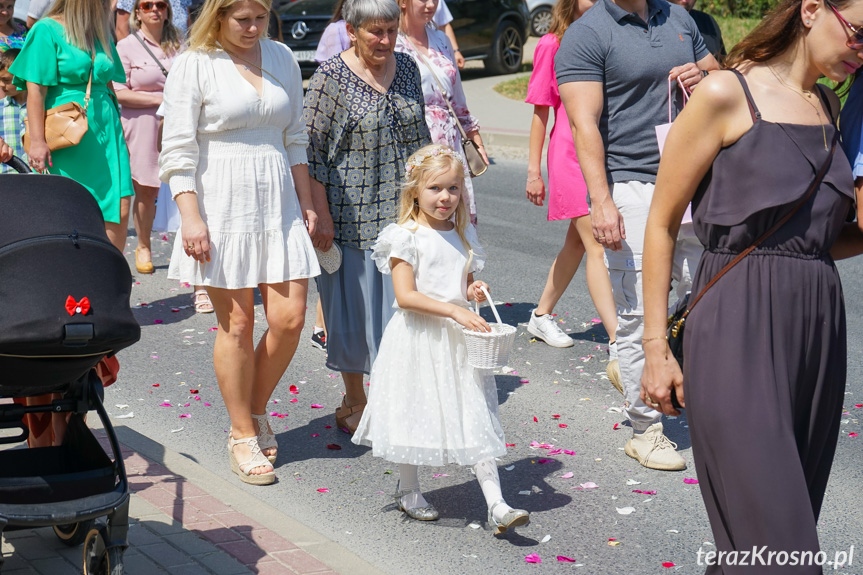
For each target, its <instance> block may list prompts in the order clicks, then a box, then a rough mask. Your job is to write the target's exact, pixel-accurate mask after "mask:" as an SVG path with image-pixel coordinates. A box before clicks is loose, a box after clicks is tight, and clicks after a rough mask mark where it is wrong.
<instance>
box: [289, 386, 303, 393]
mask: <svg viewBox="0 0 863 575" xmlns="http://www.w3.org/2000/svg"><path fill="white" fill-rule="evenodd" d="M288 391H289V392H290V393H292V394H293V395H297V394H298V393H300V390H299V388H297V386H296V385H292V386H291V387H289V388H288Z"/></svg>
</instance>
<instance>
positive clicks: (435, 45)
mask: <svg viewBox="0 0 863 575" xmlns="http://www.w3.org/2000/svg"><path fill="white" fill-rule="evenodd" d="M437 5H438V0H399V7H400V8H401V11H402V18H401V22H400V23H399V36H398V40H397V41H396V52H404V53H405V54H410V55H411V56H412V57H413V59H414V60H416V63H417V66H419V70H420V75H422V85H423V96H424V98H425V104H426V109H425V114H426V124H427V125H428V128H429V132H430V133H431V138H432V142H434V143H435V144H444V145H445V146H449V147H450V148H452V149H454V150H461V131H459V129H458V126H457V125H456V123H455V119H454V118H453V117H452V114H451V113H450V111H449V107H447V100H449V103H450V105H451V106H452V109H453V111H454V112H455V113H456V116H458V121H459V123H461V126H462V128H463V129H464V131H465V133H466V134H467V137H468V138H470V139H471V140H473V141H474V142H475V143H476V145H477V146H479V151H480V154H482V157H483V159H484V160H485V161H486V163H488V156H487V155H486V152H485V147H484V146H483V144H482V136H480V134H479V122H478V121H477V119H476V117H474V116H472V115H471V113H470V111H469V110H468V108H467V100H466V99H465V95H464V89H463V88H462V85H461V75H460V74H459V71H458V66H457V65H456V57H455V53H454V52H453V49H452V44H450V41H449V38H447V36H446V34H444V33H443V31H441V30H438V29H437V28H436V27H435V26H434V24H433V23H432V20H433V19H434V15H435V11H436V10H437ZM438 82H440V85H442V86H443V88H444V90H445V92H446V93H443V92H441V89H440V86H439V85H438ZM465 176H466V177H465V191H466V192H467V198H466V199H467V201H468V208H469V209H470V221H471V223H472V224H474V225H475V224H476V223H477V210H476V198H475V197H474V192H473V184H472V183H471V179H470V174H469V173H466V174H465Z"/></svg>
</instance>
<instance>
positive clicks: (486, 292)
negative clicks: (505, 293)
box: [473, 286, 503, 324]
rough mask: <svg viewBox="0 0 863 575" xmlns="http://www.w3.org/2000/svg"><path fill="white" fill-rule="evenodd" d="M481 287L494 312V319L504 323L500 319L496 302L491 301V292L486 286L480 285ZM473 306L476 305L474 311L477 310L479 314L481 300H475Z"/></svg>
mask: <svg viewBox="0 0 863 575" xmlns="http://www.w3.org/2000/svg"><path fill="white" fill-rule="evenodd" d="M479 289H481V290H482V293H484V294H485V301H487V302H488V305H489V306H491V313H493V314H494V319H496V320H497V323H501V324H502V323H503V322H502V321H501V320H500V316H499V315H498V313H497V308H496V307H494V302H493V301H491V294H489V293H488V290H487V289H485V286H479ZM473 307H474V311H475V312H476V315H479V302H478V301H476V300H473Z"/></svg>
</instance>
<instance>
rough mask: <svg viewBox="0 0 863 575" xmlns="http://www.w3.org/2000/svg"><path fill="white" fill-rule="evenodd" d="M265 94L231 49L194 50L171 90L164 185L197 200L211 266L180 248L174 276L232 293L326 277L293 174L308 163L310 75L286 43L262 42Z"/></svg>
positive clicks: (181, 60) (162, 161)
mask: <svg viewBox="0 0 863 575" xmlns="http://www.w3.org/2000/svg"><path fill="white" fill-rule="evenodd" d="M261 55H262V56H261V57H262V67H263V68H264V69H265V70H267V71H268V72H270V73H272V74H274V75H275V76H276V78H278V81H277V80H275V79H274V78H273V77H271V76H270V75H269V74H267V73H264V74H263V87H262V93H261V95H260V96H259V95H258V93H257V91H256V90H255V88H254V87H253V86H252V85H251V84H250V83H249V82H248V81H247V80H246V79H245V78H243V77H242V76H241V75H240V73H239V71H238V70H237V68H236V66H235V65H234V63H233V62H232V61H231V58H230V57H229V56H228V54H227V53H225V52H224V51H222V50H214V51H212V52H203V51H187V52H185V53H183V54H182V55H180V56H179V57H178V58H177V59H176V60H175V62H174V65H173V67H172V69H171V74H170V76H168V79H167V81H166V83H165V92H164V93H165V97H164V102H163V112H164V116H165V127H164V132H163V137H162V153H161V155H160V156H159V177H160V179H161V180H162V181H163V182H168V183H169V184H170V186H171V193H172V194H173V195H174V197H176V195H177V194H179V193H180V192H182V191H186V190H195V191H196V192H197V200H198V209H199V210H200V212H201V217H202V218H203V219H204V221H205V222H206V224H207V227H208V228H209V232H210V245H211V248H210V261H209V262H196V261H195V260H194V259H192V258H191V257H189V256H187V255H186V254H185V252H184V251H183V238H182V233H181V232H178V233H177V237H176V240H175V241H174V250H173V253H172V255H171V264H170V267H169V268H168V277H169V278H172V279H179V280H181V281H185V282H188V283H190V284H193V285H205V286H213V287H220V288H227V289H241V288H250V287H256V286H258V285H259V284H262V283H266V284H274V283H281V282H284V281H288V280H292V279H302V278H309V277H314V276H317V275H319V274H320V268H319V266H318V260H317V257H316V256H315V251H314V247H313V246H312V241H311V239H310V238H309V234H308V231H307V230H306V227H305V224H304V222H303V219H302V213H301V210H300V204H299V200H298V198H297V193H296V190H295V189H294V181H293V177H292V175H291V171H290V167H291V166H293V165H296V164H305V163H308V160H307V157H306V146H307V145H308V136H307V135H306V131H305V125H304V124H303V122H302V114H303V87H302V77H301V76H300V68H299V66H298V65H297V62H296V60H295V59H294V56H293V54H291V51H290V50H289V49H288V48H287V47H285V46H284V45H283V44H280V43H278V42H273V41H272V40H261Z"/></svg>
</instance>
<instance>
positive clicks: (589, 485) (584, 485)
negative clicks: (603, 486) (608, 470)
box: [575, 481, 599, 489]
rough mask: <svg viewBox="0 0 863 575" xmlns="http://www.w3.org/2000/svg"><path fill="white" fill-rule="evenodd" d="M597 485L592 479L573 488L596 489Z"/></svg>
mask: <svg viewBox="0 0 863 575" xmlns="http://www.w3.org/2000/svg"><path fill="white" fill-rule="evenodd" d="M598 487H599V485H597V484H596V483H594V482H593V481H588V482H587V483H582V484H581V485H579V486H578V487H576V488H575V489H596V488H598Z"/></svg>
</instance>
